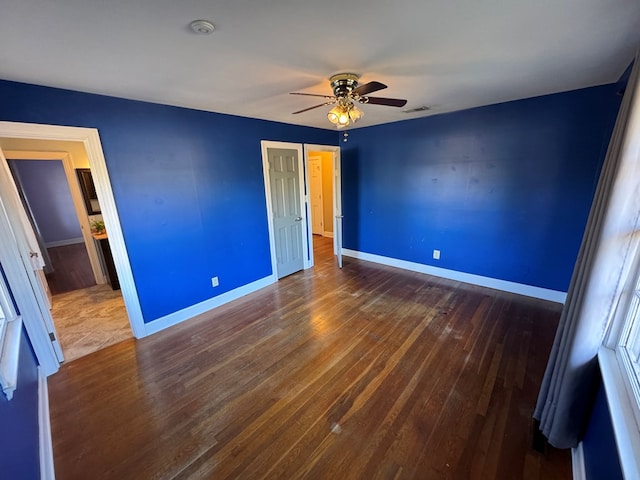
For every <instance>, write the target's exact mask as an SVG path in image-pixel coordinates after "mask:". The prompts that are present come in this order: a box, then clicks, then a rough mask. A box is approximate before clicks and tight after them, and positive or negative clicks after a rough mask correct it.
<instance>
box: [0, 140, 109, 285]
mask: <svg viewBox="0 0 640 480" xmlns="http://www.w3.org/2000/svg"><path fill="white" fill-rule="evenodd" d="M3 151H4V156H5V157H6V158H7V160H18V161H20V160H59V161H61V162H62V166H63V167H64V173H65V176H66V178H67V184H68V185H69V191H70V192H71V199H72V200H73V206H74V207H75V212H76V216H77V217H78V223H79V224H80V229H81V230H82V239H83V240H84V246H85V247H86V249H87V253H88V255H89V263H91V270H92V271H93V277H94V279H95V281H96V283H97V284H98V285H103V284H105V283H107V279H106V278H105V275H104V273H103V272H102V267H101V266H100V260H99V257H98V250H97V248H96V243H95V242H94V240H93V237H92V236H91V226H90V225H89V216H88V214H87V211H86V207H85V206H84V201H83V199H82V192H80V185H79V184H78V177H77V176H76V174H75V169H74V167H73V160H72V158H71V154H70V153H69V152H66V151H60V152H52V151H36V150H3Z"/></svg>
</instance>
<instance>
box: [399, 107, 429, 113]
mask: <svg viewBox="0 0 640 480" xmlns="http://www.w3.org/2000/svg"><path fill="white" fill-rule="evenodd" d="M426 110H429V107H427V106H426V105H423V106H421V107H416V108H410V109H409V110H403V112H404V113H416V112H424V111H426Z"/></svg>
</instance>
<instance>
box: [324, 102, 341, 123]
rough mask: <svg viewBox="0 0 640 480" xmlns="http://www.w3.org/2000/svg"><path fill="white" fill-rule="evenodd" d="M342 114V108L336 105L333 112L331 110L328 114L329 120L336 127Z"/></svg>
mask: <svg viewBox="0 0 640 480" xmlns="http://www.w3.org/2000/svg"><path fill="white" fill-rule="evenodd" d="M341 113H342V107H341V106H340V105H336V106H335V107H333V108H332V109H331V110H329V113H327V118H328V119H329V121H330V122H331V123H333V124H334V125H337V124H338V121H339V120H340V114H341Z"/></svg>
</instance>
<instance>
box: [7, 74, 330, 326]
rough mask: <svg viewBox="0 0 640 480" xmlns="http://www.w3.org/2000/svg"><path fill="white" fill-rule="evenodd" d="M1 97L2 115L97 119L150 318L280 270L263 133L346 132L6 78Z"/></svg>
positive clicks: (315, 137)
mask: <svg viewBox="0 0 640 480" xmlns="http://www.w3.org/2000/svg"><path fill="white" fill-rule="evenodd" d="M0 105H2V108H1V109H0V119H1V120H9V121H19V122H30V123H44V124H54V125H70V126H80V127H92V128H97V129H98V131H99V133H100V138H101V141H102V146H103V150H104V154H105V158H106V162H107V168H108V170H109V175H110V178H111V183H112V188H113V192H114V196H115V200H116V205H117V207H118V213H119V215H120V221H121V224H122V229H123V232H124V238H125V243H126V246H127V251H128V254H129V258H130V261H131V267H132V269H133V275H134V280H135V283H136V288H137V290H138V295H139V297H140V303H141V306H142V312H143V315H144V320H145V322H149V321H152V320H154V319H157V318H159V317H162V316H164V315H167V314H170V313H173V312H176V311H178V310H181V309H183V308H185V307H188V306H190V305H194V304H196V303H199V302H202V301H204V300H207V299H209V298H211V297H214V296H216V295H219V294H221V293H224V292H226V291H229V290H232V289H234V288H237V287H240V286H243V285H246V284H248V283H251V282H253V281H255V280H258V279H261V278H263V277H265V276H268V275H270V274H271V258H270V253H269V238H268V230H267V213H266V202H265V194H264V181H263V175H262V155H261V150H260V140H275V141H287V142H297V143H318V144H327V145H336V144H337V141H338V138H337V134H336V132H335V131H332V130H321V129H314V128H306V127H297V126H293V125H287V124H282V123H275V122H268V121H262V120H254V119H248V118H241V117H235V116H230V115H222V114H216V113H209V112H203V111H197V110H189V109H184V108H177V107H170V106H166V105H157V104H150V103H144V102H136V101H131V100H124V99H118V98H113V97H105V96H99V95H91V94H85V93H79V92H73V91H68V90H60V89H53V88H47V87H40V86H34V85H27V84H20V83H14V82H7V81H0ZM107 228H108V225H107ZM214 275H216V276H218V277H219V279H220V286H219V287H217V288H216V289H215V290H214V289H213V288H212V287H211V277H212V276H214Z"/></svg>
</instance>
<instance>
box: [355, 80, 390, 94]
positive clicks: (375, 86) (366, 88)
mask: <svg viewBox="0 0 640 480" xmlns="http://www.w3.org/2000/svg"><path fill="white" fill-rule="evenodd" d="M385 88H387V86H386V85H385V84H384V83H380V82H369V83H365V84H364V85H360V86H359V87H356V88H354V89H353V93H355V94H357V95H360V96H363V95H367V94H369V93H373V92H377V91H378V90H383V89H385Z"/></svg>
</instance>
